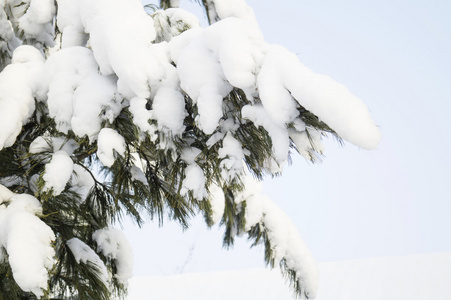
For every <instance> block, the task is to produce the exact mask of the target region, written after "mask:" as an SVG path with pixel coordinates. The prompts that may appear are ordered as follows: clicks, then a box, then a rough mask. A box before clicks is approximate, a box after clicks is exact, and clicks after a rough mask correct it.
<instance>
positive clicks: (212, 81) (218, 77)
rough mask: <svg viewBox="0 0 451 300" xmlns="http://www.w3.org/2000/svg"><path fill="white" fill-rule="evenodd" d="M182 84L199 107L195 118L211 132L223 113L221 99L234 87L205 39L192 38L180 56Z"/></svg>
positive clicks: (204, 128) (179, 69)
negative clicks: (206, 44) (205, 42)
mask: <svg viewBox="0 0 451 300" xmlns="http://www.w3.org/2000/svg"><path fill="white" fill-rule="evenodd" d="M177 72H178V75H179V77H180V86H181V88H182V89H183V90H184V91H185V92H186V93H187V94H188V95H189V96H190V97H191V99H193V101H194V103H195V104H197V107H198V113H199V115H198V117H197V118H196V122H197V124H198V126H199V128H200V129H202V130H203V131H204V132H205V133H206V134H211V133H213V131H214V130H215V129H216V127H217V126H218V125H219V120H220V119H221V117H222V116H223V112H222V99H223V98H224V97H225V96H227V95H228V94H229V93H230V92H231V91H232V88H233V87H232V86H231V85H230V84H229V83H228V82H227V80H226V78H225V76H224V73H223V71H222V68H221V65H220V63H219V61H218V59H217V58H215V57H214V56H213V55H212V53H211V50H209V49H208V48H207V47H206V46H205V44H204V42H203V41H202V39H200V38H198V39H195V40H194V41H192V42H191V43H190V44H189V45H188V46H187V47H186V48H185V49H184V51H183V52H181V53H180V55H179V56H178V58H177Z"/></svg>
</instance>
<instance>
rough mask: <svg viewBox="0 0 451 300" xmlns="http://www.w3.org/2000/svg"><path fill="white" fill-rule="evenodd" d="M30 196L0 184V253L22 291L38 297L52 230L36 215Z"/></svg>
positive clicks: (45, 277)
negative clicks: (4, 252)
mask: <svg viewBox="0 0 451 300" xmlns="http://www.w3.org/2000/svg"><path fill="white" fill-rule="evenodd" d="M41 214H42V206H41V204H40V203H39V201H38V200H37V199H36V198H34V197H33V196H30V195H26V194H15V193H13V192H11V191H9V190H8V189H7V188H5V187H4V186H2V185H0V252H1V251H2V249H5V250H6V253H7V254H8V255H9V257H8V261H9V264H10V266H11V269H12V272H13V276H14V280H15V281H16V283H17V284H18V285H19V287H20V288H21V289H22V290H24V291H29V292H32V293H34V294H35V295H36V296H38V297H39V296H42V295H43V290H45V289H46V288H47V280H48V272H49V270H50V269H51V268H52V266H53V264H54V259H53V257H54V255H55V251H54V249H53V247H52V242H53V241H54V240H55V235H54V234H53V231H52V230H51V229H50V227H49V226H47V225H46V224H45V223H44V222H43V221H41V220H40V219H39V218H38V217H37V215H41Z"/></svg>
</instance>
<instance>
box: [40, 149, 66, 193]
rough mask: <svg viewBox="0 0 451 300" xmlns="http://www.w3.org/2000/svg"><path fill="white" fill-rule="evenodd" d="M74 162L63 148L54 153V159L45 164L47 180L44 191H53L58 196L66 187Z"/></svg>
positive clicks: (44, 176)
mask: <svg viewBox="0 0 451 300" xmlns="http://www.w3.org/2000/svg"><path fill="white" fill-rule="evenodd" d="M73 170H74V163H73V161H72V159H71V158H70V156H69V155H68V154H67V153H66V152H65V151H63V150H60V151H57V152H55V153H54V154H53V155H52V160H51V161H50V162H49V163H48V164H46V165H45V171H44V175H43V176H42V177H43V179H44V181H45V186H44V189H43V191H53V195H54V196H58V195H59V194H61V192H63V191H64V189H65V188H66V184H67V183H68V182H69V179H70V178H71V176H72V172H73Z"/></svg>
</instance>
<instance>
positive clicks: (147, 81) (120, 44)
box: [80, 0, 164, 98]
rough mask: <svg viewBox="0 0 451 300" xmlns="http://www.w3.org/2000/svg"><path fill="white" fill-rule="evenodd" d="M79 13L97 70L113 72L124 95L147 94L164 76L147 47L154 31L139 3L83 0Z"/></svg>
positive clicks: (140, 95)
mask: <svg viewBox="0 0 451 300" xmlns="http://www.w3.org/2000/svg"><path fill="white" fill-rule="evenodd" d="M80 16H81V21H82V24H83V27H84V30H85V32H87V33H89V38H90V40H89V41H90V45H91V48H92V50H93V52H94V57H95V58H96V61H97V63H98V64H99V67H100V72H101V73H102V74H103V75H111V74H113V73H115V74H116V75H117V76H118V82H117V85H118V91H119V92H120V93H121V94H122V95H124V96H125V97H127V98H132V97H133V96H138V97H143V98H146V97H148V96H150V88H151V85H153V84H156V82H158V81H159V80H161V79H162V78H163V77H164V69H162V68H161V65H160V62H159V61H158V60H157V59H156V58H155V56H154V55H153V53H152V51H151V49H150V48H151V43H152V41H153V40H155V37H156V32H155V28H154V25H153V20H152V18H150V17H149V16H147V15H146V13H145V12H144V10H143V8H142V5H141V2H139V1H129V0H100V1H95V2H92V1H91V0H83V1H81V3H80ZM119 20H126V22H120V21H119ZM118 21H119V22H118ZM124 45H127V47H124Z"/></svg>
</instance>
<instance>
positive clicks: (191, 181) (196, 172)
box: [180, 148, 207, 200]
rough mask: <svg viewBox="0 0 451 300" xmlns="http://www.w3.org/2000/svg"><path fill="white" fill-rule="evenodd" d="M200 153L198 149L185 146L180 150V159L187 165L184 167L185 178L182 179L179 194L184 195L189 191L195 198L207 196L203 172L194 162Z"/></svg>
mask: <svg viewBox="0 0 451 300" xmlns="http://www.w3.org/2000/svg"><path fill="white" fill-rule="evenodd" d="M200 153H201V151H200V149H197V148H186V149H184V150H183V152H182V159H183V160H184V161H185V162H186V163H187V167H186V168H185V178H184V179H183V181H182V188H181V190H180V194H181V195H182V196H184V195H186V194H187V193H188V192H189V191H191V192H192V193H193V196H194V198H196V199H197V200H202V199H203V198H205V197H207V191H206V189H205V176H204V172H203V171H202V169H201V168H200V167H199V165H198V164H197V163H196V162H195V159H196V157H197V156H198V155H199V154H200Z"/></svg>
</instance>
